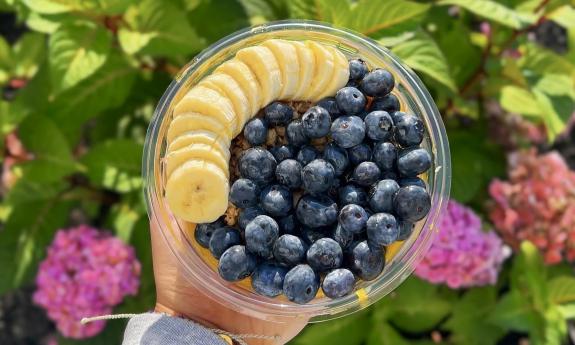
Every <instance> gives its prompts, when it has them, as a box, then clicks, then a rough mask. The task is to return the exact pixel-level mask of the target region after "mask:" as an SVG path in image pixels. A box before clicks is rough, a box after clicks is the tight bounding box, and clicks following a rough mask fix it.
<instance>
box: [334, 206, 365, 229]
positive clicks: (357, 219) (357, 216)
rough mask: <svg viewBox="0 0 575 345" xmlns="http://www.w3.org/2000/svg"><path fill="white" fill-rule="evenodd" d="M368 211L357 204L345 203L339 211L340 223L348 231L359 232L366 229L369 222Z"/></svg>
mask: <svg viewBox="0 0 575 345" xmlns="http://www.w3.org/2000/svg"><path fill="white" fill-rule="evenodd" d="M367 218H368V215H367V212H365V209H364V208H363V207H361V206H359V205H356V204H349V205H345V206H344V207H342V208H341V210H340V211H339V217H338V220H339V224H340V225H341V226H342V227H343V228H344V229H345V230H347V231H349V232H351V233H354V234H359V233H360V232H363V231H364V230H365V223H366V222H367Z"/></svg>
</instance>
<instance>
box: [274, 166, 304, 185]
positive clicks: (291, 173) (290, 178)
mask: <svg viewBox="0 0 575 345" xmlns="http://www.w3.org/2000/svg"><path fill="white" fill-rule="evenodd" d="M301 169H302V166H301V163H300V162H298V161H296V160H295V159H286V160H284V161H281V162H280V164H278V166H277V168H276V180H277V181H278V182H279V183H281V184H283V185H284V186H287V187H288V188H291V189H295V188H299V187H301Z"/></svg>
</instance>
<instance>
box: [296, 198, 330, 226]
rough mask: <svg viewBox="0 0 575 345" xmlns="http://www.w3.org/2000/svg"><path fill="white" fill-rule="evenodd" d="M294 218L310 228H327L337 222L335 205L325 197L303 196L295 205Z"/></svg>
mask: <svg viewBox="0 0 575 345" xmlns="http://www.w3.org/2000/svg"><path fill="white" fill-rule="evenodd" d="M296 216H297V219H298V220H299V222H300V223H302V224H303V225H306V226H309V227H311V228H318V227H322V226H327V225H330V224H333V223H335V221H336V220H337V204H336V203H335V202H334V201H333V200H332V199H331V198H330V197H328V196H325V195H315V196H314V195H304V196H303V197H302V198H301V199H300V200H299V202H298V203H297V207H296Z"/></svg>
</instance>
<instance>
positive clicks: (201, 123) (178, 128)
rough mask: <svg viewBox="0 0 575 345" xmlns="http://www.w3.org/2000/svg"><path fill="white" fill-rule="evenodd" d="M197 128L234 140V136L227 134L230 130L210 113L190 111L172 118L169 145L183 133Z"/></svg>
mask: <svg viewBox="0 0 575 345" xmlns="http://www.w3.org/2000/svg"><path fill="white" fill-rule="evenodd" d="M195 130H205V131H208V132H212V133H214V134H215V135H217V136H218V137H222V139H223V140H226V142H228V143H231V141H232V140H231V138H232V137H231V136H230V135H228V134H227V133H228V131H227V130H226V128H225V127H224V125H223V124H222V123H221V122H219V121H218V120H216V119H215V118H213V117H211V116H208V115H204V114H199V113H194V112H190V113H185V114H180V115H179V116H178V117H176V118H175V119H173V120H172V122H171V123H170V126H169V127H168V133H167V134H166V140H167V142H168V145H170V144H171V143H172V141H174V140H175V139H176V138H177V137H179V136H180V135H182V134H183V133H186V132H189V131H195ZM216 133H217V134H216ZM228 146H229V145H228Z"/></svg>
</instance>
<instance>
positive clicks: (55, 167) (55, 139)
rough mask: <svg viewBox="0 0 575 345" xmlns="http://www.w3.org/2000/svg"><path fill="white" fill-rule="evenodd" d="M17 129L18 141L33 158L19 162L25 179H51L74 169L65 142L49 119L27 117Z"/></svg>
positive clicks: (35, 116) (47, 180)
mask: <svg viewBox="0 0 575 345" xmlns="http://www.w3.org/2000/svg"><path fill="white" fill-rule="evenodd" d="M18 132H19V134H20V140H21V141H22V144H23V145H24V147H25V148H26V149H27V150H28V151H30V152H32V153H33V154H34V158H35V159H34V160H32V161H29V162H26V163H23V164H22V165H21V166H22V168H23V170H24V174H23V175H24V176H25V178H26V179H27V181H28V182H39V183H44V182H46V183H47V182H53V181H56V180H59V179H61V178H62V177H64V176H66V175H68V174H71V173H72V172H74V171H75V170H76V169H77V167H76V164H75V162H74V160H73V158H72V153H71V151H70V146H69V144H68V141H67V140H66V138H65V137H64V135H63V134H62V132H61V131H60V129H59V128H58V126H57V125H56V123H54V122H53V121H52V120H51V119H49V118H47V117H45V116H37V115H34V116H28V117H27V118H26V119H25V120H24V121H23V122H22V123H21V124H20V127H19V129H18Z"/></svg>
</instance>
